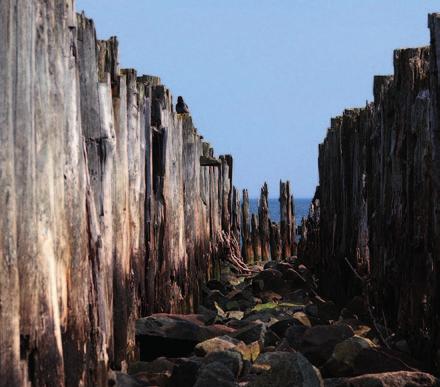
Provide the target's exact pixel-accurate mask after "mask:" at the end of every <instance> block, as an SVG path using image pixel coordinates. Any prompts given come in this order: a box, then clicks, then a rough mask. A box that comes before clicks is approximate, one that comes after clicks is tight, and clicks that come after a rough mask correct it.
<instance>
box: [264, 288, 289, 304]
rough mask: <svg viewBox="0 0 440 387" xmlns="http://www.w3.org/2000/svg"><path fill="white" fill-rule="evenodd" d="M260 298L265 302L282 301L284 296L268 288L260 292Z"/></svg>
mask: <svg viewBox="0 0 440 387" xmlns="http://www.w3.org/2000/svg"><path fill="white" fill-rule="evenodd" d="M260 298H261V300H262V301H263V303H267V302H277V301H280V300H281V299H282V298H283V297H282V296H281V295H279V294H278V293H275V292H273V291H271V290H266V291H263V292H261V293H260Z"/></svg>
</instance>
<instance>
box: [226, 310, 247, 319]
mask: <svg viewBox="0 0 440 387" xmlns="http://www.w3.org/2000/svg"><path fill="white" fill-rule="evenodd" d="M243 317H244V312H242V311H241V310H230V311H228V312H226V318H228V319H235V320H241V319H242V318H243Z"/></svg>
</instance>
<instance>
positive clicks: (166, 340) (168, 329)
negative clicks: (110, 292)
mask: <svg viewBox="0 0 440 387" xmlns="http://www.w3.org/2000/svg"><path fill="white" fill-rule="evenodd" d="M233 332H235V330H234V329H232V328H229V327H227V326H224V325H209V326H205V325H204V323H203V316H200V315H171V314H154V315H151V316H149V317H145V318H142V319H139V320H137V321H136V339H137V342H138V344H139V347H140V359H141V360H142V361H150V360H154V359H156V358H158V357H161V356H166V357H183V356H186V355H189V354H190V353H191V352H192V351H193V349H194V347H195V345H196V344H198V343H200V342H202V341H205V340H207V339H210V338H212V337H215V336H221V335H223V334H225V333H233Z"/></svg>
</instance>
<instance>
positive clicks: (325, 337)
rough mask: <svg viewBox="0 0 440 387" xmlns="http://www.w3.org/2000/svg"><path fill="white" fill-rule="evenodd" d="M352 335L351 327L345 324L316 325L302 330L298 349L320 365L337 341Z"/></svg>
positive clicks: (331, 351) (330, 353) (327, 357)
mask: <svg viewBox="0 0 440 387" xmlns="http://www.w3.org/2000/svg"><path fill="white" fill-rule="evenodd" d="M289 329H292V328H289ZM353 335H354V332H353V329H351V328H350V327H349V326H347V325H317V326H314V327H312V328H308V329H307V330H306V331H305V332H304V334H303V336H302V337H301V338H300V342H299V350H300V352H301V353H302V354H304V356H305V357H307V359H309V360H310V361H311V362H312V363H313V364H314V365H315V366H318V367H320V366H321V365H322V364H324V363H325V362H326V361H327V360H328V359H329V358H330V356H331V355H332V353H333V350H334V348H335V346H336V345H337V344H338V343H341V342H343V341H344V340H346V339H348V338H349V337H352V336H353ZM287 339H289V337H287ZM289 343H290V340H289Z"/></svg>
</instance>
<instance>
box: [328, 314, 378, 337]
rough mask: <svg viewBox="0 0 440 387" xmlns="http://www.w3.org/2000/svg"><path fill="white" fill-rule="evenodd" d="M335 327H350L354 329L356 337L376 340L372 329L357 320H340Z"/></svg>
mask: <svg viewBox="0 0 440 387" xmlns="http://www.w3.org/2000/svg"><path fill="white" fill-rule="evenodd" d="M335 325H348V326H349V327H351V329H353V331H354V334H355V335H356V336H361V337H366V338H368V339H370V340H371V339H373V338H374V335H373V331H372V329H371V327H369V326H368V325H363V324H362V323H361V322H360V321H359V320H357V319H352V318H350V319H344V320H339V321H336V322H335Z"/></svg>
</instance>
